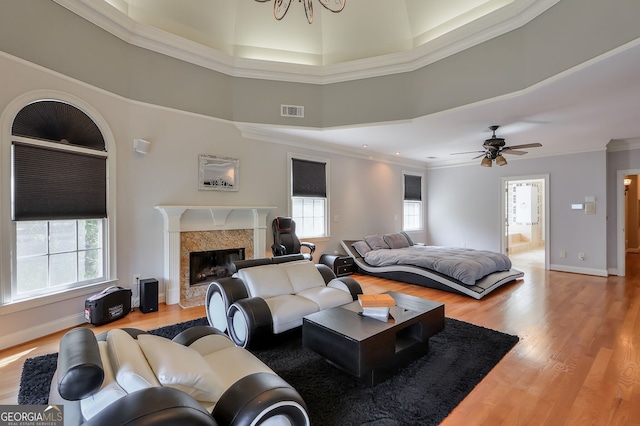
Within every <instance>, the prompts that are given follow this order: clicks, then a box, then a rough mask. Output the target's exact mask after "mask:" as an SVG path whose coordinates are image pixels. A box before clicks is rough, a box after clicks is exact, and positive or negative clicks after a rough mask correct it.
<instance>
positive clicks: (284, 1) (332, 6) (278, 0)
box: [256, 0, 347, 23]
mask: <svg viewBox="0 0 640 426" xmlns="http://www.w3.org/2000/svg"><path fill="white" fill-rule="evenodd" d="M256 1H257V2H260V3H265V2H268V1H270V0H256ZM291 1H292V0H273V16H275V18H276V19H277V20H278V21H279V20H281V19H282V18H284V15H286V14H287V11H288V10H289V6H290V5H291ZM298 2H302V3H304V13H305V15H307V22H309V23H312V22H313V4H312V0H298ZM318 2H319V3H320V4H321V5H322V6H324V7H325V9H327V10H330V11H332V12H334V13H338V12H340V11H342V9H344V5H345V4H346V3H347V0H318Z"/></svg>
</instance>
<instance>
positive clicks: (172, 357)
mask: <svg viewBox="0 0 640 426" xmlns="http://www.w3.org/2000/svg"><path fill="white" fill-rule="evenodd" d="M138 341H139V345H140V348H141V349H142V352H144V355H145V356H146V357H147V360H148V361H149V365H151V368H152V369H153V371H154V373H155V375H156V377H157V378H158V381H159V382H160V383H161V384H162V386H168V387H172V388H175V389H178V390H181V391H183V392H185V393H187V394H189V395H191V396H192V397H194V398H195V399H197V400H198V401H209V402H214V401H217V400H218V399H219V398H220V395H222V393H223V392H224V390H225V388H222V387H221V386H220V383H219V380H217V378H216V376H215V374H214V373H213V371H212V369H211V368H210V367H209V364H208V363H207V362H206V361H205V359H204V358H203V357H202V356H201V355H200V354H199V353H198V352H197V351H195V350H193V349H191V348H189V347H187V346H183V345H181V344H180V343H176V342H174V341H172V340H169V339H167V338H164V337H160V336H154V335H152V334H142V335H140V336H138ZM225 368H226V367H225Z"/></svg>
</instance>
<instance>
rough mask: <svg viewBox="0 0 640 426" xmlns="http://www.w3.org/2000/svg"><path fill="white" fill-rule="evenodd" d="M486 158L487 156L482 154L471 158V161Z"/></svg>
mask: <svg viewBox="0 0 640 426" xmlns="http://www.w3.org/2000/svg"><path fill="white" fill-rule="evenodd" d="M486 156H487V154H484V153H482V154H480V155H477V156H475V157H473V158H472V160H475V159H478V158H482V157H486Z"/></svg>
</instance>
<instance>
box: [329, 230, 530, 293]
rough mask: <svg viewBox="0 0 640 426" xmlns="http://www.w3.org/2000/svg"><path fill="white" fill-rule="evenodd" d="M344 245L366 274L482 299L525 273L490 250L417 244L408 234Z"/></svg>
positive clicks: (377, 237) (391, 235) (370, 238)
mask: <svg viewBox="0 0 640 426" xmlns="http://www.w3.org/2000/svg"><path fill="white" fill-rule="evenodd" d="M341 244H342V247H343V248H344V250H345V251H346V252H347V254H348V255H349V256H350V257H352V258H353V259H354V262H355V264H356V266H357V267H358V270H359V271H360V272H362V273H364V274H368V275H373V276H377V277H382V278H389V279H392V280H396V281H402V282H407V283H410V284H417V285H421V286H425V287H430V288H435V289H439V290H444V291H448V292H453V293H458V294H463V295H466V296H470V297H472V298H474V299H481V298H483V297H485V296H486V295H487V294H489V293H491V292H492V291H493V290H495V289H497V288H499V287H501V286H503V285H505V284H507V283H511V282H513V281H516V280H518V279H521V278H522V277H523V276H524V273H523V272H521V271H518V270H517V269H513V268H512V265H511V260H510V259H509V258H508V257H507V256H505V255H503V254H501V253H496V252H492V251H486V250H475V249H467V248H460V247H438V246H427V245H424V244H414V243H413V241H412V240H411V237H410V236H409V235H408V234H406V233H404V232H399V233H393V234H384V235H370V236H367V237H365V238H364V239H362V240H343V241H342V242H341Z"/></svg>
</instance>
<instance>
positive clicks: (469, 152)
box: [450, 151, 484, 155]
mask: <svg viewBox="0 0 640 426" xmlns="http://www.w3.org/2000/svg"><path fill="white" fill-rule="evenodd" d="M478 152H481V153H482V155H484V151H467V152H452V153H451V154H450V155H460V154H477V153H478Z"/></svg>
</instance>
